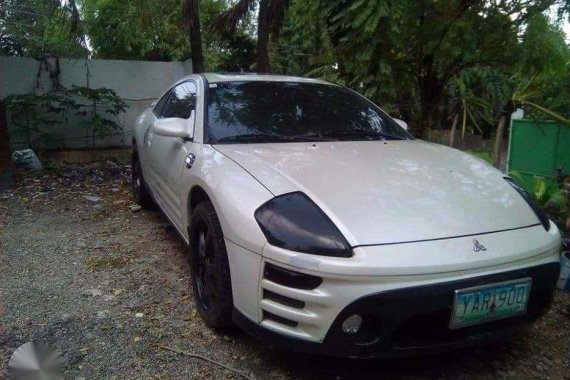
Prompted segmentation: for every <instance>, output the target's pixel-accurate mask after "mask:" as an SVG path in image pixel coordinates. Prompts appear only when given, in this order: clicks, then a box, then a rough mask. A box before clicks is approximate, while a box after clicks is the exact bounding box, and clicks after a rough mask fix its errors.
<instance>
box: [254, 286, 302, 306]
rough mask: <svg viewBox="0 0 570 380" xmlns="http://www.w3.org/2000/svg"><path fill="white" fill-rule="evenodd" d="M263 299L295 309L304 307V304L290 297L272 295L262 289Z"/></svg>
mask: <svg viewBox="0 0 570 380" xmlns="http://www.w3.org/2000/svg"><path fill="white" fill-rule="evenodd" d="M263 298H264V299H266V300H270V301H273V302H277V303H279V304H281V305H285V306H289V307H294V308H295V309H302V308H304V307H305V302H303V301H299V300H296V299H293V298H290V297H286V296H282V295H281V294H277V293H274V292H272V291H270V290H267V289H263Z"/></svg>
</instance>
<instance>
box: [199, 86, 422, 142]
mask: <svg viewBox="0 0 570 380" xmlns="http://www.w3.org/2000/svg"><path fill="white" fill-rule="evenodd" d="M206 133H207V141H208V142H209V143H212V144H229V143H264V142H295V141H337V140H341V141H358V140H360V141H362V140H409V139H412V136H411V135H410V134H409V133H408V132H406V131H405V130H404V129H403V128H402V127H400V126H399V125H398V124H397V123H396V122H395V121H394V120H392V119H391V118H390V117H389V116H388V115H387V114H386V113H384V112H383V111H382V110H381V109H380V108H378V107H377V106H376V105H374V104H373V103H372V102H370V101H368V100H366V99H365V98H363V97H361V96H360V95H357V94H356V93H354V92H352V91H350V90H348V89H346V88H343V87H340V86H335V85H328V84H319V83H303V82H266V81H244V82H222V83H212V84H210V89H209V92H208V121H207V125H206Z"/></svg>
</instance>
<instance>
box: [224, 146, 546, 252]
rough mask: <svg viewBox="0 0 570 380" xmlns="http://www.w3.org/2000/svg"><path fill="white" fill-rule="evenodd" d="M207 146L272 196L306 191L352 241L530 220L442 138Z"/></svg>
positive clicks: (516, 199)
mask: <svg viewBox="0 0 570 380" xmlns="http://www.w3.org/2000/svg"><path fill="white" fill-rule="evenodd" d="M214 147H215V149H217V150H218V151H220V152H221V153H223V154H224V155H226V156H228V157H229V158H231V159H232V160H234V161H235V162H236V163H238V164H239V165H240V166H242V167H243V168H244V169H245V170H246V171H248V172H249V173H250V174H251V175H253V176H254V177H255V178H256V179H257V180H258V181H259V182H260V183H261V184H262V185H263V186H265V187H266V188H267V189H268V190H269V191H271V192H272V193H273V194H274V195H276V196H277V195H280V194H284V193H288V192H293V191H302V192H304V193H305V194H307V195H308V196H309V197H310V198H311V199H312V200H313V201H314V202H315V203H316V204H317V205H318V206H319V207H320V208H321V209H322V210H323V211H324V212H325V213H326V214H327V215H328V216H329V217H330V218H331V220H332V221H333V222H334V223H335V224H336V225H337V227H338V228H339V229H340V230H341V232H342V233H343V234H344V236H345V237H346V238H347V240H348V241H349V243H350V244H351V245H352V246H359V245H377V244H391V243H401V242H410V241H421V240H431V239H441V238H449V237H458V236H465V235H476V234H481V233H488V232H493V231H501V230H509V229H516V228H522V227H527V226H530V225H536V224H537V223H538V219H537V217H536V216H535V215H534V213H533V211H532V210H531V209H530V207H529V206H528V205H527V204H526V202H525V201H524V200H523V199H522V197H521V196H520V195H519V194H518V193H517V192H516V191H515V190H514V189H513V188H512V187H511V186H510V185H509V184H507V182H506V181H505V180H504V179H503V174H502V173H501V172H499V171H498V170H496V169H495V168H493V167H492V166H490V165H489V164H487V163H486V162H484V161H483V160H480V159H479V158H476V157H473V156H472V155H469V154H466V153H463V152H460V151H458V150H455V149H452V148H448V147H445V146H443V145H438V144H433V143H428V142H425V141H421V140H408V141H386V142H383V141H361V142H360V141H359V142H354V141H344V142H342V141H339V142H317V143H276V144H224V145H215V146H214Z"/></svg>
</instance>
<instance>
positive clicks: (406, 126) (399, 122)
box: [394, 118, 408, 131]
mask: <svg viewBox="0 0 570 380" xmlns="http://www.w3.org/2000/svg"><path fill="white" fill-rule="evenodd" d="M394 121H395V122H396V123H398V125H399V126H400V127H402V128H404V130H406V131H407V130H408V123H406V122H405V121H404V120H402V119H396V118H394Z"/></svg>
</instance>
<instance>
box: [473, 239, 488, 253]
mask: <svg viewBox="0 0 570 380" xmlns="http://www.w3.org/2000/svg"><path fill="white" fill-rule="evenodd" d="M486 250H487V248H485V246H484V245H483V244H481V243H479V240H477V239H473V252H484V251H486Z"/></svg>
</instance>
